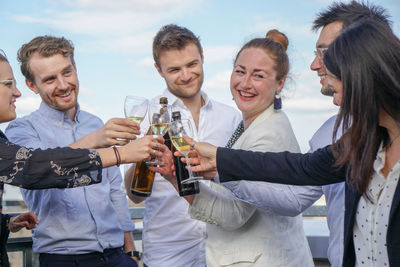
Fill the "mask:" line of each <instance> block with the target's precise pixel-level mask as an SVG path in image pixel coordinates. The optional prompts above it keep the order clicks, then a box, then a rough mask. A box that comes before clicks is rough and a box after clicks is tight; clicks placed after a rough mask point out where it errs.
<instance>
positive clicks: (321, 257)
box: [7, 206, 329, 267]
mask: <svg viewBox="0 0 400 267" xmlns="http://www.w3.org/2000/svg"><path fill="white" fill-rule="evenodd" d="M129 211H130V213H131V218H132V220H140V219H142V218H143V215H144V208H130V209H129ZM303 216H304V217H322V216H326V208H325V206H312V207H310V208H309V209H308V210H306V211H305V212H304V213H303ZM133 237H134V239H135V240H142V229H135V230H134V231H133ZM307 239H308V242H309V244H310V248H311V252H312V255H313V258H314V259H315V261H316V263H318V264H317V266H329V263H328V260H327V257H326V251H327V247H328V236H311V235H308V236H307ZM7 250H8V252H21V253H22V266H23V267H34V266H39V256H38V254H36V253H34V252H33V251H32V238H31V237H13V238H9V239H8V242H7Z"/></svg>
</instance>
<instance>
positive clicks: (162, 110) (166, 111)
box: [146, 103, 171, 166]
mask: <svg viewBox="0 0 400 267" xmlns="http://www.w3.org/2000/svg"><path fill="white" fill-rule="evenodd" d="M148 113H149V116H148V118H149V123H150V129H151V133H152V134H156V135H161V136H164V135H165V134H166V133H167V131H168V127H169V123H170V121H171V106H170V105H168V104H159V103H150V104H149V110H148ZM146 164H147V165H152V166H162V165H166V164H167V163H165V162H162V161H161V160H160V159H159V158H158V157H156V158H154V159H152V160H150V161H146Z"/></svg>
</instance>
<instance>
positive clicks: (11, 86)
mask: <svg viewBox="0 0 400 267" xmlns="http://www.w3.org/2000/svg"><path fill="white" fill-rule="evenodd" d="M0 83H2V84H4V85H5V86H7V87H8V88H9V89H11V90H14V89H17V81H16V80H15V79H11V80H1V81H0Z"/></svg>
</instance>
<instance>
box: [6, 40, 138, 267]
mask: <svg viewBox="0 0 400 267" xmlns="http://www.w3.org/2000/svg"><path fill="white" fill-rule="evenodd" d="M73 52H74V47H73V45H72V43H71V42H70V41H68V40H66V39H64V38H57V37H52V36H39V37H36V38H34V39H33V40H31V41H30V42H29V43H27V44H24V45H23V46H22V47H21V48H20V50H19V51H18V59H19V61H20V63H21V71H22V73H23V74H24V76H25V78H26V84H27V86H28V87H29V88H30V89H31V90H32V91H33V92H34V93H36V94H39V95H40V97H41V98H42V103H41V105H40V108H39V109H38V110H36V111H34V112H32V113H31V114H29V115H27V116H25V117H23V118H21V119H17V120H15V121H13V122H11V123H10V124H9V126H8V128H7V130H6V133H7V136H8V137H9V139H10V140H11V141H12V142H14V143H17V144H19V145H23V146H27V147H33V148H41V149H45V148H54V147H65V146H70V147H72V148H99V147H107V146H110V145H115V144H122V143H125V142H128V140H129V139H135V134H138V132H139V131H138V130H137V129H135V127H137V126H138V125H137V124H136V123H134V122H131V121H129V120H126V119H112V120H110V121H108V122H107V124H106V125H104V126H103V123H102V121H101V120H100V119H99V118H98V117H96V116H94V115H92V114H90V113H88V112H85V111H83V110H81V109H80V107H79V104H78V102H77V97H78V92H79V82H78V77H77V72H76V66H75V62H74V55H73ZM121 139H125V140H121ZM60 171H62V170H60ZM121 183H122V177H121V174H120V171H119V169H118V167H110V168H106V169H104V170H103V181H102V182H101V183H100V184H96V185H93V186H88V187H84V188H83V187H82V188H74V189H66V190H64V189H46V190H21V191H22V194H23V197H24V200H25V202H26V203H27V206H28V208H29V209H30V210H32V211H33V212H34V213H35V214H37V216H38V219H39V222H40V223H39V224H38V226H37V228H36V229H35V230H34V231H33V235H32V239H33V250H34V252H36V253H39V254H40V256H39V259H40V266H57V267H60V266H85V267H88V266H118V267H125V266H137V263H136V261H135V260H134V259H132V258H131V257H130V256H128V255H127V254H126V253H124V252H132V251H134V250H135V248H134V245H133V239H132V235H131V231H132V230H133V229H134V224H133V222H132V221H131V219H130V214H129V210H128V206H127V200H126V196H125V193H124V192H123V191H122V190H121ZM122 248H123V250H122Z"/></svg>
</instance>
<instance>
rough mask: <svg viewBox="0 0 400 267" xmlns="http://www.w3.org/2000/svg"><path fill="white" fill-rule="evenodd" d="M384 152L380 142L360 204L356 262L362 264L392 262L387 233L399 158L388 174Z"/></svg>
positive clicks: (375, 265)
mask: <svg viewBox="0 0 400 267" xmlns="http://www.w3.org/2000/svg"><path fill="white" fill-rule="evenodd" d="M385 156H386V150H385V147H383V145H382V144H381V146H380V148H379V151H378V154H377V157H376V159H375V161H374V166H373V168H374V173H373V175H372V179H371V181H370V183H369V185H368V189H367V191H366V193H364V194H363V195H362V196H361V198H360V202H359V203H358V206H357V212H356V220H355V223H354V228H353V232H354V233H353V237H354V238H353V240H354V249H355V252H356V266H359V267H361V266H368V267H385V266H389V258H388V253H387V246H386V233H387V228H388V224H389V215H390V210H391V207H392V202H393V196H394V193H395V190H396V187H397V184H398V182H399V176H400V161H399V162H397V163H396V164H395V165H394V166H393V169H392V170H391V171H390V172H389V174H388V175H387V177H386V178H385V177H384V176H383V174H382V169H383V167H384V166H385V158H386V157H385ZM367 195H368V198H369V199H368V198H367ZM399 253H400V251H399Z"/></svg>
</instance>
